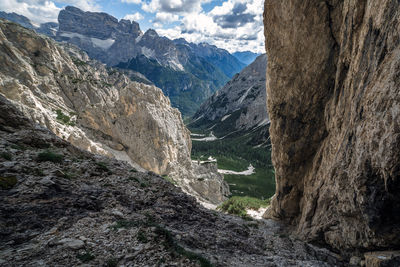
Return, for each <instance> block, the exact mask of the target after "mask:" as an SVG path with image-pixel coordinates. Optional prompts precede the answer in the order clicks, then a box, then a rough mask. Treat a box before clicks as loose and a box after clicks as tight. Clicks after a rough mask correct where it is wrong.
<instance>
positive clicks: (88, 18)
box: [58, 6, 141, 40]
mask: <svg viewBox="0 0 400 267" xmlns="http://www.w3.org/2000/svg"><path fill="white" fill-rule="evenodd" d="M58 22H59V24H60V31H62V32H72V33H78V34H82V35H84V36H87V37H94V38H99V39H103V40H104V39H110V38H111V39H115V38H117V36H118V35H120V34H130V35H133V36H134V37H137V36H139V35H141V30H140V27H139V24H138V23H136V22H130V21H129V20H121V21H120V22H118V19H116V18H115V17H113V16H111V15H109V14H107V13H103V12H89V11H87V12H84V11H82V10H80V9H79V8H76V7H73V6H67V7H66V8H65V9H63V10H61V11H60V13H59V15H58Z"/></svg>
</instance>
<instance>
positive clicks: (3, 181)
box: [0, 176, 18, 190]
mask: <svg viewBox="0 0 400 267" xmlns="http://www.w3.org/2000/svg"><path fill="white" fill-rule="evenodd" d="M17 182H18V180H17V178H16V177H15V176H11V177H1V176H0V188H1V189H5V190H6V189H11V188H13V187H14V185H16V184H17Z"/></svg>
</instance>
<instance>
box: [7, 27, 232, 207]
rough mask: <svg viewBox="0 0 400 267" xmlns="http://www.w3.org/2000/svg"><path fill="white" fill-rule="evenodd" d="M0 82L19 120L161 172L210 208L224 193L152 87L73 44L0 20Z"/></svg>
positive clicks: (165, 101)
mask: <svg viewBox="0 0 400 267" xmlns="http://www.w3.org/2000/svg"><path fill="white" fill-rule="evenodd" d="M0 84H1V86H0V93H2V94H4V95H5V96H6V97H7V98H9V99H10V100H12V101H13V103H14V104H15V105H16V106H17V107H18V108H19V109H21V110H22V111H23V112H24V114H26V116H28V117H29V118H31V119H32V120H33V121H35V122H37V123H40V124H41V125H44V126H46V127H47V128H49V129H50V130H51V131H53V132H54V133H56V134H57V135H58V136H60V137H62V138H63V139H65V140H68V141H69V142H71V143H72V144H74V145H76V146H78V147H80V148H83V149H86V150H88V151H91V152H94V153H98V154H103V155H108V156H113V157H116V158H118V159H123V160H126V161H128V162H131V164H133V165H136V166H140V167H141V168H144V169H147V170H151V171H153V172H156V173H158V174H161V175H168V176H170V178H172V179H174V180H175V181H176V182H177V183H178V184H179V185H180V186H182V187H183V188H184V189H185V190H186V191H188V192H190V193H192V194H194V195H196V196H198V197H199V198H201V199H205V200H207V201H210V202H213V203H218V202H221V201H222V200H223V199H224V195H226V194H228V192H227V191H226V190H225V185H224V183H223V181H222V177H221V176H220V175H219V174H217V173H216V171H214V172H213V171H212V168H210V169H207V167H205V166H198V165H196V164H192V162H191V159H190V150H191V140H190V136H189V131H188V130H187V129H186V128H185V126H184V124H183V122H182V119H181V115H180V113H179V111H178V110H176V109H174V108H171V106H170V101H169V99H168V98H167V97H165V96H164V94H163V93H162V91H161V90H160V89H159V88H156V87H154V86H149V85H145V84H141V83H136V82H132V81H131V80H130V79H129V78H128V77H127V76H125V75H123V74H121V73H119V72H118V71H116V70H115V69H107V68H106V67H105V66H104V65H103V64H101V63H99V62H97V61H92V60H90V59H89V58H88V57H87V55H86V54H85V53H83V52H82V51H80V50H78V49H76V47H75V46H72V45H69V44H64V45H62V46H60V45H59V44H57V43H56V42H54V41H53V40H51V39H49V38H44V37H43V36H39V35H37V34H36V33H35V32H33V31H31V30H27V29H25V28H22V27H21V26H18V25H17V24H14V23H9V22H7V21H4V20H0ZM205 168H206V169H207V170H208V172H205V170H204V169H205ZM204 173H206V174H207V175H204ZM199 177H201V180H199V179H198V178H199Z"/></svg>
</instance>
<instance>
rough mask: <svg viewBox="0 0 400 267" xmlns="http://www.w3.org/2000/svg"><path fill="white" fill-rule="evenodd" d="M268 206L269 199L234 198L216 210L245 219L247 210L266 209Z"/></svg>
mask: <svg viewBox="0 0 400 267" xmlns="http://www.w3.org/2000/svg"><path fill="white" fill-rule="evenodd" d="M268 205H269V199H266V200H261V199H258V198H254V197H238V196H234V197H231V198H230V199H228V200H226V201H225V202H224V203H222V204H221V205H220V206H218V209H219V210H222V211H224V212H227V213H229V214H233V215H238V216H240V217H247V216H248V215H247V213H246V210H247V209H253V210H258V209H260V208H264V207H267V206H268Z"/></svg>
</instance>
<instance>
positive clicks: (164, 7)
mask: <svg viewBox="0 0 400 267" xmlns="http://www.w3.org/2000/svg"><path fill="white" fill-rule="evenodd" d="M210 1H211V0H151V1H150V2H148V3H146V2H143V3H142V9H143V10H144V11H146V12H150V13H155V12H167V13H172V14H187V13H192V12H200V11H201V9H202V8H201V5H202V4H204V3H208V2H210Z"/></svg>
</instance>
